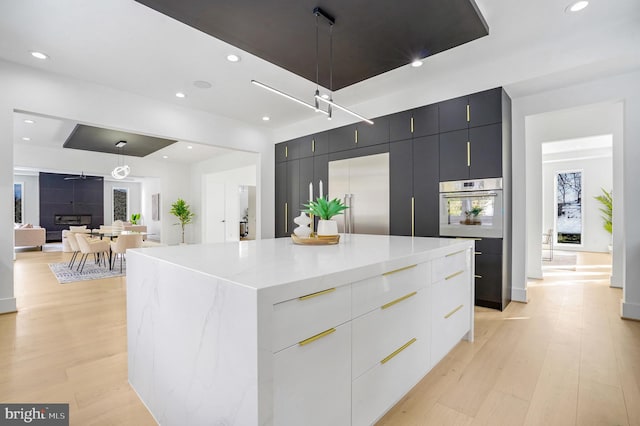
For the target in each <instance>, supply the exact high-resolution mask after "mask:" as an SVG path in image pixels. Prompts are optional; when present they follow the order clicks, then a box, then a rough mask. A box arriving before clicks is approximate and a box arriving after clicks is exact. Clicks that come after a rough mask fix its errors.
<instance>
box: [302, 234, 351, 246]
mask: <svg viewBox="0 0 640 426" xmlns="http://www.w3.org/2000/svg"><path fill="white" fill-rule="evenodd" d="M291 239H292V240H293V242H294V243H295V244H301V245H307V246H328V245H332V244H338V242H340V235H328V236H321V237H319V236H315V237H309V238H300V237H298V236H297V235H296V234H291Z"/></svg>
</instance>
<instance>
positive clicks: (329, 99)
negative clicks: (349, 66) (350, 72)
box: [251, 7, 373, 124]
mask: <svg viewBox="0 0 640 426" xmlns="http://www.w3.org/2000/svg"><path fill="white" fill-rule="evenodd" d="M313 14H314V16H315V17H316V92H315V94H314V103H313V104H310V103H307V102H305V101H303V100H301V99H298V98H296V97H294V96H291V95H289V94H287V93H285V92H282V91H281V90H278V89H275V88H273V87H271V86H267V85H266V84H264V83H260V82H259V81H257V80H251V83H253V84H254V85H256V86H258V87H261V88H263V89H265V90H268V91H270V92H272V93H275V94H277V95H280V96H282V97H284V98H287V99H289V100H291V101H294V102H296V103H298V104H300V105H302V106H305V107H307V108H310V109H313V110H314V111H316V112H320V113H323V114H325V115H326V116H327V118H328V119H329V120H331V118H332V117H333V108H334V107H335V108H337V109H339V110H341V111H344V112H346V113H348V114H351V115H353V116H354V117H356V118H358V119H360V120H362V121H364V122H366V123H369V124H373V121H372V120H369V119H368V118H366V117H363V116H362V115H360V114H358V113H356V112H353V111H351V110H350V109H348V108H345V107H343V106H341V105H339V104H337V103H335V102H334V101H333V25H334V24H335V22H336V20H335V19H334V18H333V16H331V15H329V14H327V13H326V12H325V11H323V10H322V9H320V8H319V7H316V8H314V9H313ZM320 18H323V19H324V20H325V21H327V22H328V23H329V95H328V96H327V97H323V96H321V95H320V84H319V80H320V78H319V74H320V66H319V59H318V57H319V22H318V21H319V19H320ZM325 96H326V95H325ZM320 102H323V103H325V104H327V110H326V111H325V110H323V109H321V108H320Z"/></svg>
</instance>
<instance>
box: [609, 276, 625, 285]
mask: <svg viewBox="0 0 640 426" xmlns="http://www.w3.org/2000/svg"><path fill="white" fill-rule="evenodd" d="M609 287H613V288H622V282H621V281H620V280H619V279H618V276H617V275H613V274H611V277H609Z"/></svg>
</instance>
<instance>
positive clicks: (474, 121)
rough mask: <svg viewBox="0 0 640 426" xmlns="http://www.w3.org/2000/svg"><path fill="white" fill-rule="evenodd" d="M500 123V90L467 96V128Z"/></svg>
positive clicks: (499, 88)
mask: <svg viewBox="0 0 640 426" xmlns="http://www.w3.org/2000/svg"><path fill="white" fill-rule="evenodd" d="M500 122H502V88H501V87H498V88H495V89H491V90H485V91H484V92H478V93H474V94H473V95H469V127H478V126H485V125H487V124H495V123H500Z"/></svg>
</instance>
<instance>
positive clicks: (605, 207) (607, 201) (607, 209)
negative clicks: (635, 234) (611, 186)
mask: <svg viewBox="0 0 640 426" xmlns="http://www.w3.org/2000/svg"><path fill="white" fill-rule="evenodd" d="M600 189H601V190H602V195H598V196H597V197H593V198H595V199H596V200H598V201H599V202H600V204H602V207H600V212H601V213H602V216H601V217H602V222H603V223H602V226H603V227H604V229H605V230H606V231H607V232H608V233H609V234H613V195H612V194H611V191H607V190H605V189H604V188H600ZM611 250H612V245H611V244H609V251H611Z"/></svg>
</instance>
